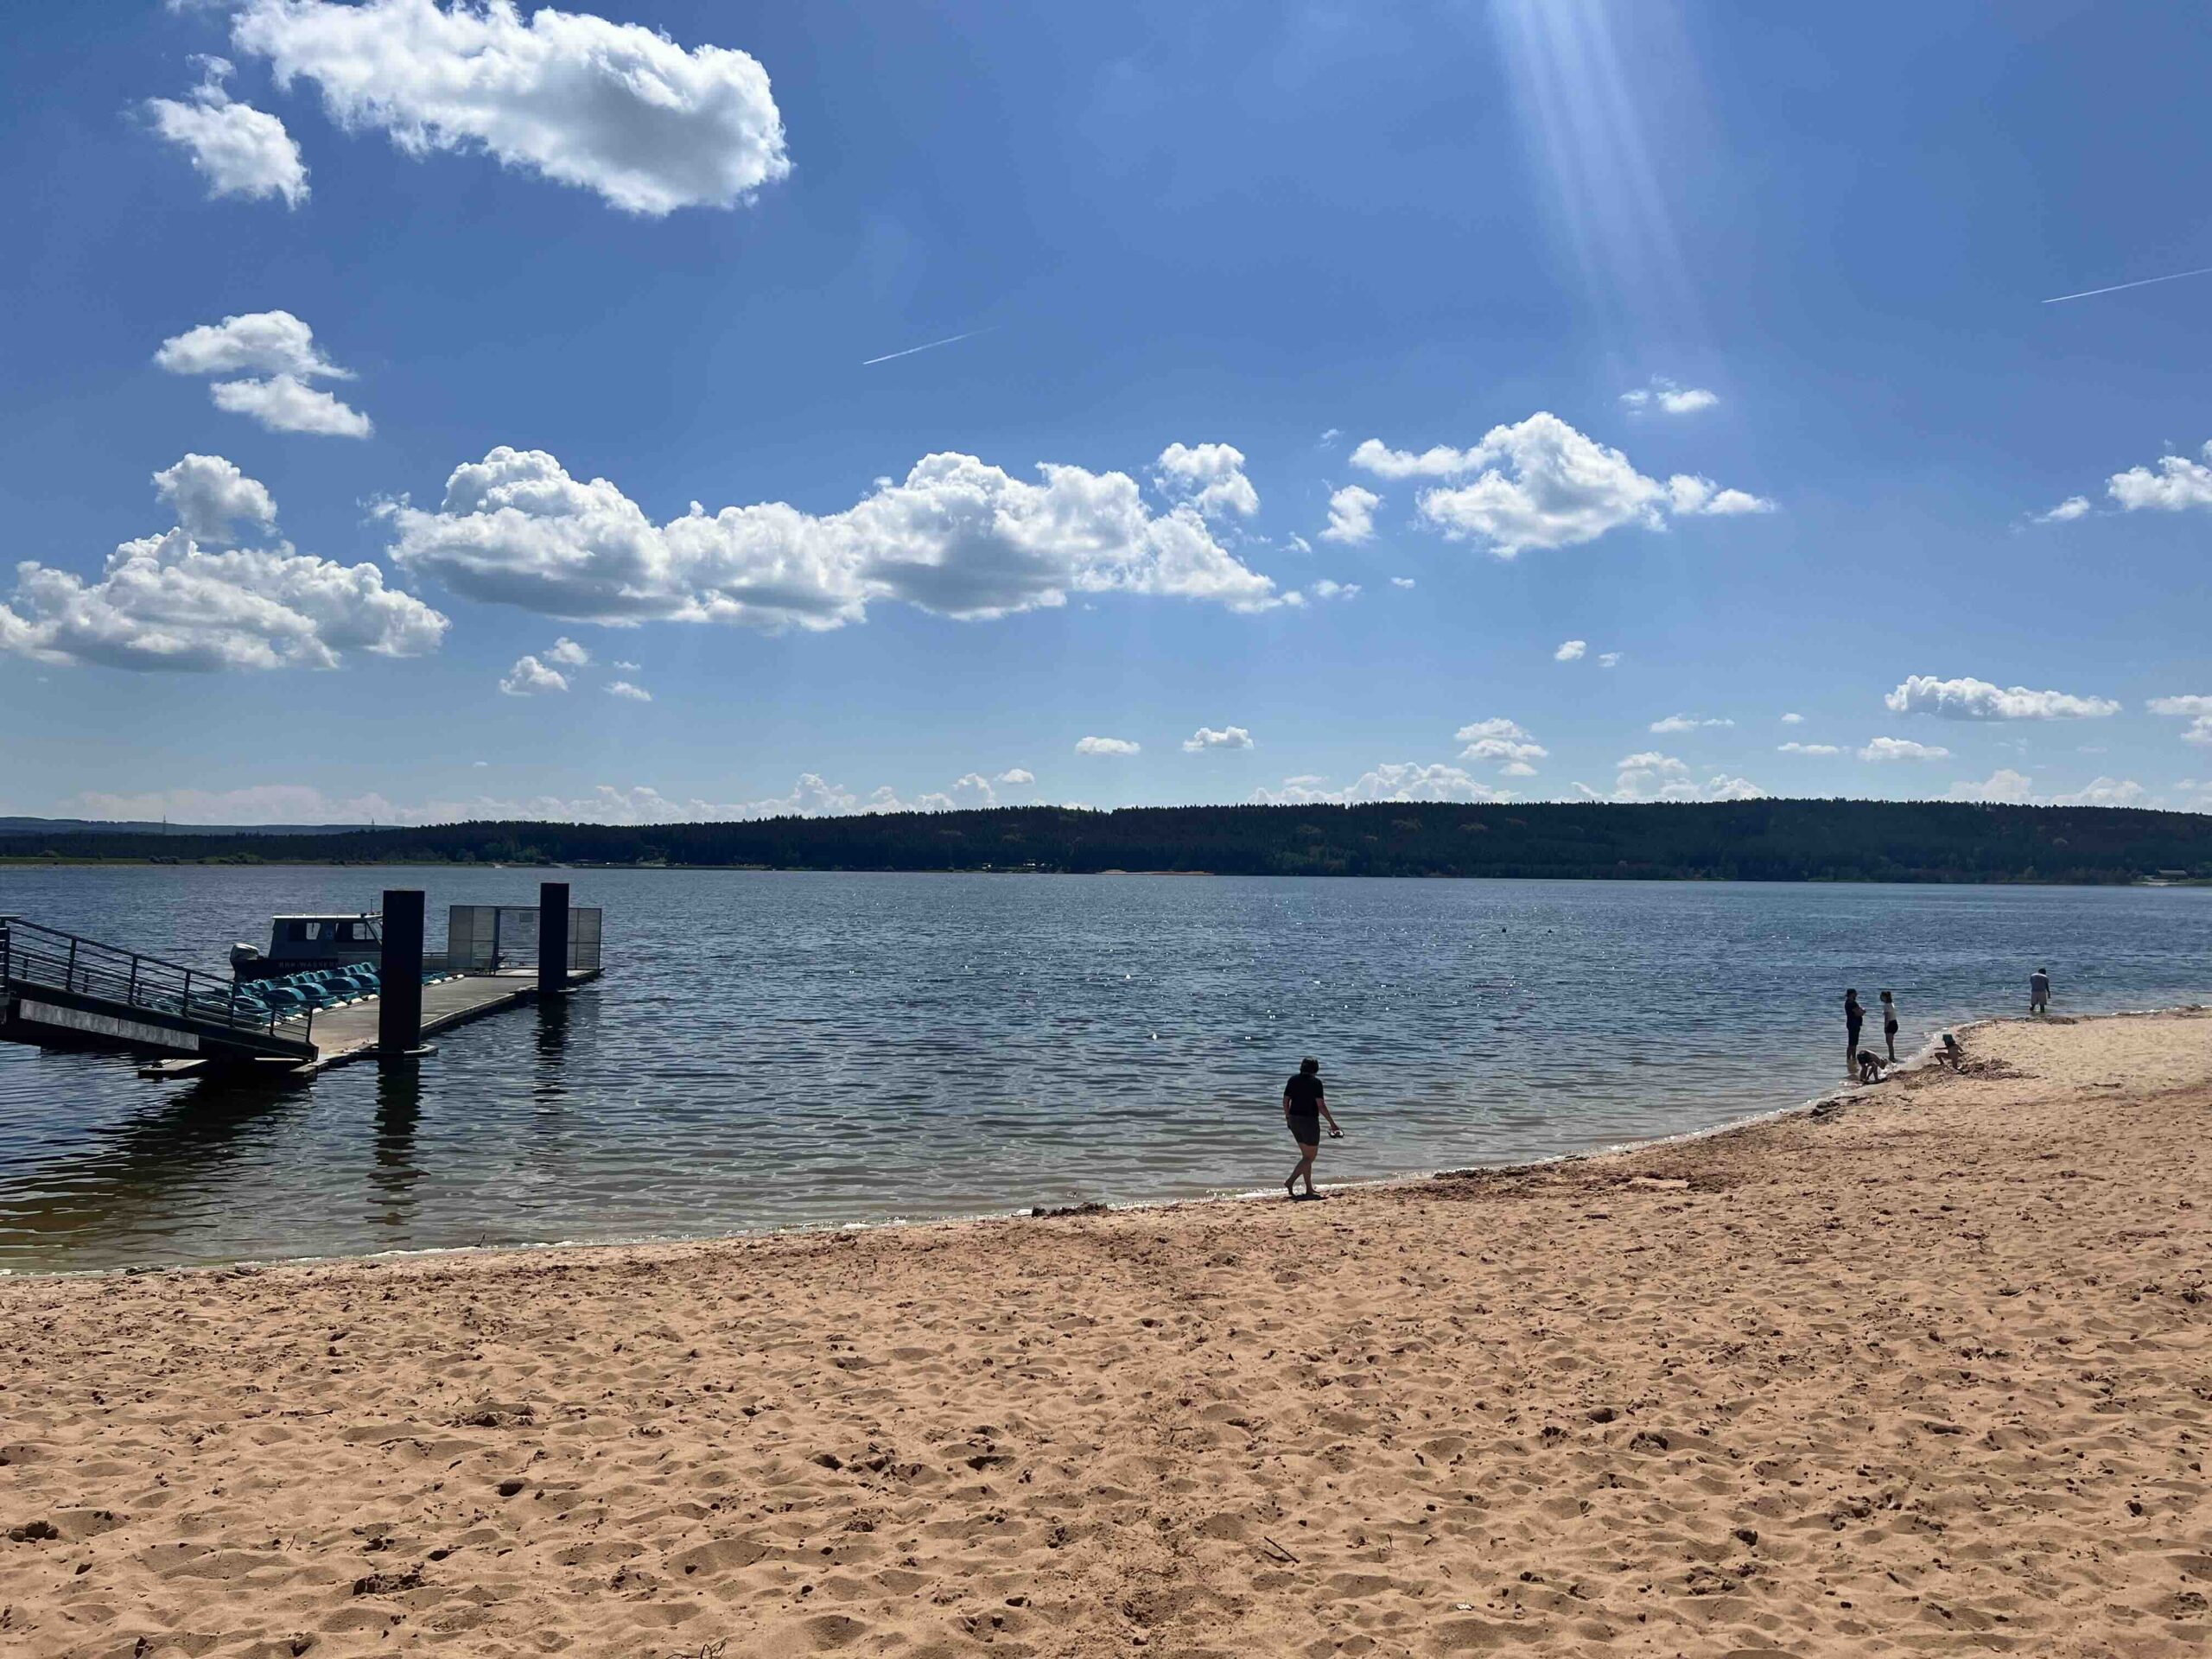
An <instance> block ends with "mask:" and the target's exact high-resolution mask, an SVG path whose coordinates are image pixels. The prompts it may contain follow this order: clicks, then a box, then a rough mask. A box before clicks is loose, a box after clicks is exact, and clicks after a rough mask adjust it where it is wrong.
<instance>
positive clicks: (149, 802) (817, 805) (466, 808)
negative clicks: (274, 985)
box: [69, 761, 973, 824]
mask: <svg viewBox="0 0 2212 1659" xmlns="http://www.w3.org/2000/svg"><path fill="white" fill-rule="evenodd" d="M472 764H473V765H475V766H482V765H483V764H484V763H483V762H482V761H476V762H474V763H472ZM970 775H971V776H972V775H973V774H970ZM966 781H967V780H966V779H963V780H962V782H963V784H964V783H966ZM953 788H954V790H955V791H960V790H961V785H958V784H956V785H954V786H953ZM957 804H958V803H957V802H956V801H955V800H954V798H953V796H952V795H951V794H949V793H946V792H944V791H926V792H925V793H923V794H920V795H918V796H916V797H914V798H912V799H911V800H909V799H906V798H901V797H900V795H899V792H898V791H896V790H895V789H893V788H892V787H891V786H890V785H883V786H882V787H880V788H878V789H875V790H873V791H870V792H868V794H866V795H862V794H861V793H859V792H857V791H853V790H849V789H847V788H845V787H844V786H843V785H839V784H833V783H830V782H829V781H827V780H826V779H823V777H822V776H821V775H820V774H819V773H816V772H805V773H803V774H801V776H800V778H799V779H798V782H797V783H796V784H794V785H792V786H791V791H790V792H789V793H788V794H785V795H778V796H772V797H769V798H766V799H762V800H753V801H728V802H725V801H712V800H705V799H702V798H698V797H696V796H695V797H692V798H688V799H677V798H671V797H669V796H666V795H664V794H662V793H661V792H660V791H658V790H657V789H654V788H652V787H651V786H650V785H632V786H631V787H628V788H619V787H616V786H615V785H608V784H601V785H598V786H597V787H596V788H595V789H594V790H593V791H591V793H589V794H588V795H584V796H581V797H563V796H557V795H538V796H532V797H529V798H499V797H493V796H484V795H477V796H469V797H464V798H454V799H432V800H427V801H420V802H412V803H405V804H403V803H398V802H394V801H391V800H390V799H388V798H385V796H383V795H379V794H367V795H359V796H348V797H332V796H328V795H326V794H324V793H323V792H322V791H321V790H318V789H315V788H314V787H313V786H311V785H304V784H263V785H253V786H251V787H248V788H245V789H237V790H226V791H205V790H197V789H180V790H164V791H156V792H150V793H145V794H138V795H111V794H96V793H86V794H83V795H79V796H78V797H76V798H74V799H73V801H72V802H70V803H69V807H70V809H71V810H72V811H73V813H74V814H77V815H79V816H83V817H99V818H135V819H150V818H157V817H162V815H163V814H164V813H166V814H167V815H168V817H169V818H170V819H171V821H172V822H175V823H366V822H368V821H370V820H372V819H373V820H375V821H377V822H378V823H398V824H423V823H463V822H466V821H467V820H469V819H476V820H523V821H525V822H530V821H535V822H543V823H607V824H649V823H744V822H750V821H754V820H758V819H761V818H779V817H800V818H823V817H852V816H869V815H874V814H878V813H884V812H932V811H934V812H943V811H949V810H951V809H952V808H953V807H954V806H956V805H957Z"/></svg>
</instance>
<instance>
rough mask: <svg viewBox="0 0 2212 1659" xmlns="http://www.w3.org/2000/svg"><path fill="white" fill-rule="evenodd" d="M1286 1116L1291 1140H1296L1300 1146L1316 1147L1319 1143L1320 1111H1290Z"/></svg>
mask: <svg viewBox="0 0 2212 1659" xmlns="http://www.w3.org/2000/svg"><path fill="white" fill-rule="evenodd" d="M1287 1116H1289V1118H1290V1138H1291V1139H1292V1140H1294V1141H1297V1142H1298V1144H1299V1145H1300V1146H1301V1147H1318V1146H1319V1145H1320V1144H1321V1114H1320V1113H1319V1112H1292V1113H1289V1114H1288V1115H1287Z"/></svg>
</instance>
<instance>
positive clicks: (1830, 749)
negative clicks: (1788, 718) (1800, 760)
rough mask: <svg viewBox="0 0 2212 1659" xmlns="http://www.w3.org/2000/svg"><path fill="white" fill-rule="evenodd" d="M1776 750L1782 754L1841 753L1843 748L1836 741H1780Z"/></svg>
mask: <svg viewBox="0 0 2212 1659" xmlns="http://www.w3.org/2000/svg"><path fill="white" fill-rule="evenodd" d="M1775 748H1776V752H1777V753H1781V754H1841V753H1843V750H1842V749H1841V748H1840V747H1838V746H1837V745H1835V744H1834V743H1797V742H1789V743H1778V744H1777V745H1776V746H1775Z"/></svg>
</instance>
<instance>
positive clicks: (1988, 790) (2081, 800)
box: [1949, 766, 2189, 806]
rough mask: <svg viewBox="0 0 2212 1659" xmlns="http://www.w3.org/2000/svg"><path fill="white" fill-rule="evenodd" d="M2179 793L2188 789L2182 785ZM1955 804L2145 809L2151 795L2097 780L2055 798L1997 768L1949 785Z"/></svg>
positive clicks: (2129, 783)
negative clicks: (1984, 776) (1981, 776)
mask: <svg viewBox="0 0 2212 1659" xmlns="http://www.w3.org/2000/svg"><path fill="white" fill-rule="evenodd" d="M2182 787H2183V789H2187V788H2188V787H2189V785H2186V784H2183V785H2182ZM1949 798H1951V799H1952V800H1955V801H1980V802H1982V803H1985V804H1999V805H2006V806H2148V805H2151V804H2153V803H2152V794H2151V791H2149V790H2147V789H2145V787H2144V786H2143V785H2140V784H2139V783H2137V782H2136V781H2135V780H2134V779H2132V778H2098V779H2093V780H2092V781H2090V782H2089V783H2088V784H2087V785H2083V786H2082V788H2080V789H2076V790H2069V791H2063V792H2060V793H2056V794H2046V793H2042V792H2039V791H2037V788H2036V786H2035V780H2034V779H2032V778H2030V777H2029V776H2028V775H2027V774H2026V773H2025V772H2014V771H2013V770H2012V768H2010V767H2009V766H1999V768H1998V769H1997V770H1996V771H1995V772H1992V773H1991V774H1990V775H1989V776H1988V778H1987V779H1984V780H1983V781H1982V782H1980V783H1978V784H1977V783H1972V782H1964V781H1962V782H1960V783H1955V784H1953V785H1951V792H1950V797H1949Z"/></svg>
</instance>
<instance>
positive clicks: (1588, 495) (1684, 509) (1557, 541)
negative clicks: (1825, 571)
mask: <svg viewBox="0 0 2212 1659" xmlns="http://www.w3.org/2000/svg"><path fill="white" fill-rule="evenodd" d="M1351 460H1352V464H1353V465H1354V466H1355V467H1363V468H1364V469H1366V470H1367V471H1369V472H1371V473H1374V474H1376V475H1377V476H1378V477H1383V478H1391V479H1403V478H1435V479H1459V478H1464V477H1466V476H1467V475H1468V474H1475V477H1474V481H1473V482H1471V483H1469V484H1465V485H1460V486H1457V487H1454V488H1439V489H1432V490H1429V491H1427V492H1425V493H1423V494H1422V495H1421V517H1422V518H1426V519H1427V520H1428V521H1429V523H1431V524H1434V525H1435V526H1436V527H1437V528H1438V529H1440V530H1441V531H1443V532H1444V533H1445V534H1446V536H1447V537H1452V538H1454V539H1459V538H1462V537H1472V538H1474V539H1476V540H1478V541H1481V542H1484V543H1487V544H1488V546H1489V548H1490V550H1491V552H1493V553H1495V554H1497V556H1499V557H1501V558H1511V557H1513V556H1515V555H1516V554H1518V553H1520V552H1521V551H1522V550H1524V549H1527V548H1531V547H1572V546H1575V545H1577V544H1579V543H1584V542H1589V541H1594V540H1596V539H1597V538H1598V537H1600V536H1602V535H1604V534H1605V532H1606V531H1610V530H1616V529H1618V528H1619V527H1620V526H1622V525H1623V524H1641V525H1643V527H1645V528H1646V529H1649V530H1658V529H1662V528H1663V527H1664V526H1665V524H1666V514H1667V513H1668V512H1675V513H1703V514H1713V513H1720V514H1726V513H1738V512H1765V511H1767V510H1768V509H1769V508H1770V506H1771V505H1772V504H1771V503H1770V502H1766V501H1762V500H1760V499H1758V497H1757V496H1752V495H1747V494H1745V493H1744V492H1743V491H1741V490H1722V489H1719V488H1718V487H1717V486H1714V485H1713V483H1712V482H1711V480H1707V479H1701V478H1691V477H1688V476H1677V477H1675V478H1674V479H1672V480H1669V482H1668V483H1666V484H1662V483H1660V482H1659V481H1658V480H1656V479H1651V478H1646V477H1645V476H1644V475H1643V474H1641V473H1639V472H1637V470H1636V468H1635V467H1632V466H1630V464H1629V459H1628V457H1627V456H1626V455H1624V454H1622V453H1621V452H1620V451H1619V450H1618V449H1612V448H1607V447H1606V446H1605V445H1604V444H1602V443H1599V442H1596V441H1595V440H1594V439H1592V438H1589V437H1586V436H1585V435H1583V434H1582V433H1580V432H1578V431H1576V430H1575V429H1574V428H1573V427H1571V426H1569V425H1568V424H1567V423H1566V422H1565V421H1562V420H1560V418H1559V416H1556V415H1552V414H1548V413H1546V412H1543V411H1541V410H1540V411H1538V412H1537V413H1535V414H1534V415H1531V416H1529V418H1528V419H1526V420H1524V421H1522V422H1521V423H1519V424H1518V425H1516V426H1496V427H1492V428H1491V429H1490V431H1489V432H1488V433H1487V434H1486V435H1484V438H1483V441H1482V442H1480V443H1478V444H1477V445H1476V446H1475V447H1474V448H1471V449H1453V448H1448V447H1446V446H1441V445H1440V446H1438V447H1437V448H1432V449H1428V450H1425V451H1423V452H1421V454H1413V453H1411V452H1409V451H1407V450H1402V449H1391V448H1386V447H1384V445H1383V443H1382V442H1380V441H1379V440H1377V439H1374V438H1370V439H1368V440H1367V441H1366V442H1363V443H1362V444H1361V445H1360V446H1359V448H1357V449H1355V450H1353V451H1352V456H1351ZM1509 473H1510V476H1508V474H1509Z"/></svg>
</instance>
